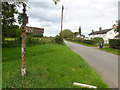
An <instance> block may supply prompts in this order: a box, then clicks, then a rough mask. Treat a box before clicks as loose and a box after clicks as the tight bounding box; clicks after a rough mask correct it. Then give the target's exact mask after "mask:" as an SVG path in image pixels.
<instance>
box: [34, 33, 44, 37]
mask: <svg viewBox="0 0 120 90" xmlns="http://www.w3.org/2000/svg"><path fill="white" fill-rule="evenodd" d="M33 37H40V38H42V37H43V34H42V33H39V34H35V35H33Z"/></svg>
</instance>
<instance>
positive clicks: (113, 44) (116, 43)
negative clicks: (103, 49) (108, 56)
mask: <svg viewBox="0 0 120 90" xmlns="http://www.w3.org/2000/svg"><path fill="white" fill-rule="evenodd" d="M109 45H110V48H113V49H120V39H110V41H109Z"/></svg>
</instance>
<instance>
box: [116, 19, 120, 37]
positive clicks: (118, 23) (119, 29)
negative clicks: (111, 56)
mask: <svg viewBox="0 0 120 90" xmlns="http://www.w3.org/2000/svg"><path fill="white" fill-rule="evenodd" d="M115 31H116V32H118V33H119V35H120V20H118V21H117V28H116V29H115Z"/></svg>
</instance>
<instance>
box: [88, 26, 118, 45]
mask: <svg viewBox="0 0 120 90" xmlns="http://www.w3.org/2000/svg"><path fill="white" fill-rule="evenodd" d="M116 27H117V26H116V25H115V24H114V25H113V26H112V28H110V29H104V30H102V28H101V27H100V28H99V31H94V30H92V32H91V33H90V34H89V39H93V38H95V37H101V38H103V40H104V43H109V39H114V38H115V36H116V35H117V34H118V33H117V32H115V31H114V30H115V29H116Z"/></svg>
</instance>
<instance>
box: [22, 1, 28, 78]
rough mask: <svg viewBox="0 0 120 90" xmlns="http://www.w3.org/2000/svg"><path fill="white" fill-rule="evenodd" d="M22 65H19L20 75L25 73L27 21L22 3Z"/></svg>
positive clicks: (24, 6) (24, 5)
mask: <svg viewBox="0 0 120 90" xmlns="http://www.w3.org/2000/svg"><path fill="white" fill-rule="evenodd" d="M22 19H23V20H22V65H21V76H25V75H26V23H28V17H27V14H26V4H24V3H23V14H22Z"/></svg>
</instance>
